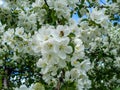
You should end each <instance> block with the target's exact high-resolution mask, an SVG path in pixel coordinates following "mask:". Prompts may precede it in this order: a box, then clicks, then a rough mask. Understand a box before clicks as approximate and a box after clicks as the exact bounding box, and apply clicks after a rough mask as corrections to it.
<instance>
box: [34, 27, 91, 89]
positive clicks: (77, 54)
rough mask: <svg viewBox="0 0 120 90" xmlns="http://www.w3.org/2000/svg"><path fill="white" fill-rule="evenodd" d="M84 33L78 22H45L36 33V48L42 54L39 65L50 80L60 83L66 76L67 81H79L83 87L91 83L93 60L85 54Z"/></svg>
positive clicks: (49, 82)
mask: <svg viewBox="0 0 120 90" xmlns="http://www.w3.org/2000/svg"><path fill="white" fill-rule="evenodd" d="M76 32H77V33H76ZM80 36H81V33H80V30H79V28H78V27H77V26H75V25H73V26H67V25H65V26H62V25H58V26H57V27H56V28H55V27H53V26H49V25H47V26H43V27H42V28H40V29H39V30H38V32H36V34H35V35H34V36H33V42H32V43H34V44H33V46H32V48H33V50H34V52H36V53H38V54H41V58H40V59H39V60H38V62H37V66H38V67H40V68H41V72H40V73H41V74H42V75H43V79H44V80H45V82H46V83H48V84H51V83H52V84H53V85H54V86H56V84H57V82H58V81H59V78H62V79H63V80H64V82H68V81H70V82H76V83H77V86H78V88H79V90H80V88H81V89H82V88H89V87H90V81H89V79H88V77H87V75H86V72H87V71H88V70H89V69H91V63H90V61H89V59H87V57H85V53H84V45H83V42H82V40H81V39H80ZM83 82H84V83H83ZM84 85H87V87H84Z"/></svg>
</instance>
